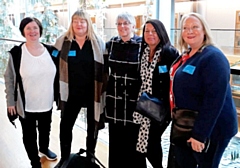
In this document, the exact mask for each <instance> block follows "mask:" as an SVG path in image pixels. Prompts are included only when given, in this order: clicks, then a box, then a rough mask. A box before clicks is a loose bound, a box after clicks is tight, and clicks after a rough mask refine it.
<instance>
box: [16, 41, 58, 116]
mask: <svg viewBox="0 0 240 168" xmlns="http://www.w3.org/2000/svg"><path fill="white" fill-rule="evenodd" d="M55 74H56V67H55V65H54V63H53V61H52V58H51V56H50V55H49V53H48V51H47V49H46V48H45V51H44V52H43V54H41V55H39V56H33V55H31V54H30V53H29V51H28V49H27V47H26V45H25V44H23V45H22V59H21V63H20V75H21V77H22V82H23V89H24V93H25V110H26V111H28V112H46V111H49V110H50V109H51V108H52V106H53V99H54V95H53V83H54V77H55Z"/></svg>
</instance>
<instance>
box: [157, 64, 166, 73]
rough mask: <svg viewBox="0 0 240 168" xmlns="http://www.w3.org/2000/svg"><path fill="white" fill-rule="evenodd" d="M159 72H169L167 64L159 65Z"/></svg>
mask: <svg viewBox="0 0 240 168" xmlns="http://www.w3.org/2000/svg"><path fill="white" fill-rule="evenodd" d="M158 72H159V73H167V72H168V69H167V65H159V66H158Z"/></svg>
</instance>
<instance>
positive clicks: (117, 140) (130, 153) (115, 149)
mask: <svg viewBox="0 0 240 168" xmlns="http://www.w3.org/2000/svg"><path fill="white" fill-rule="evenodd" d="M139 126H140V125H138V124H134V123H127V125H124V124H123V122H117V123H116V124H115V123H111V122H110V123H109V157H108V168H135V167H136V168H146V167H147V166H146V159H145V155H144V154H143V153H140V152H138V151H136V144H137V138H138V132H139Z"/></svg>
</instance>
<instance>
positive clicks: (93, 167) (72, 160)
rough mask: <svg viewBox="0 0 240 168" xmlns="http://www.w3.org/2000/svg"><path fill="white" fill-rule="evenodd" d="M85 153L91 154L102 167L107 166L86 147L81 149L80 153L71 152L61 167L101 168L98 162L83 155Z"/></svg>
mask: <svg viewBox="0 0 240 168" xmlns="http://www.w3.org/2000/svg"><path fill="white" fill-rule="evenodd" d="M83 153H87V154H89V155H90V156H92V158H93V159H94V160H95V161H96V162H97V163H98V164H99V165H101V167H103V168H106V167H105V166H104V165H103V164H102V163H101V162H100V161H99V160H98V159H97V158H96V157H95V156H94V155H93V154H92V153H90V152H89V151H87V150H85V149H80V150H79V152H78V153H71V154H70V156H69V158H68V159H67V160H65V161H64V162H63V165H62V166H61V168H100V166H99V165H98V164H97V163H95V162H93V161H91V160H90V159H89V158H87V157H86V156H81V155H82V154H83Z"/></svg>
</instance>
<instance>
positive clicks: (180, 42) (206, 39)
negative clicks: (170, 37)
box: [178, 12, 214, 51]
mask: <svg viewBox="0 0 240 168" xmlns="http://www.w3.org/2000/svg"><path fill="white" fill-rule="evenodd" d="M190 16H193V17H195V18H197V19H198V20H199V21H200V22H201V24H202V27H203V31H204V34H205V35H204V39H203V45H204V46H206V45H214V42H213V39H212V34H211V30H210V29H209V27H208V24H207V22H206V21H205V19H204V18H203V17H202V15H200V14H198V13H193V12H192V13H188V14H185V15H183V17H182V19H181V22H180V34H179V38H178V39H179V40H178V45H179V49H180V51H186V50H188V48H189V47H188V44H187V43H186V42H185V41H184V40H183V38H182V31H183V23H184V22H185V20H186V19H187V18H189V17H190Z"/></svg>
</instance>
